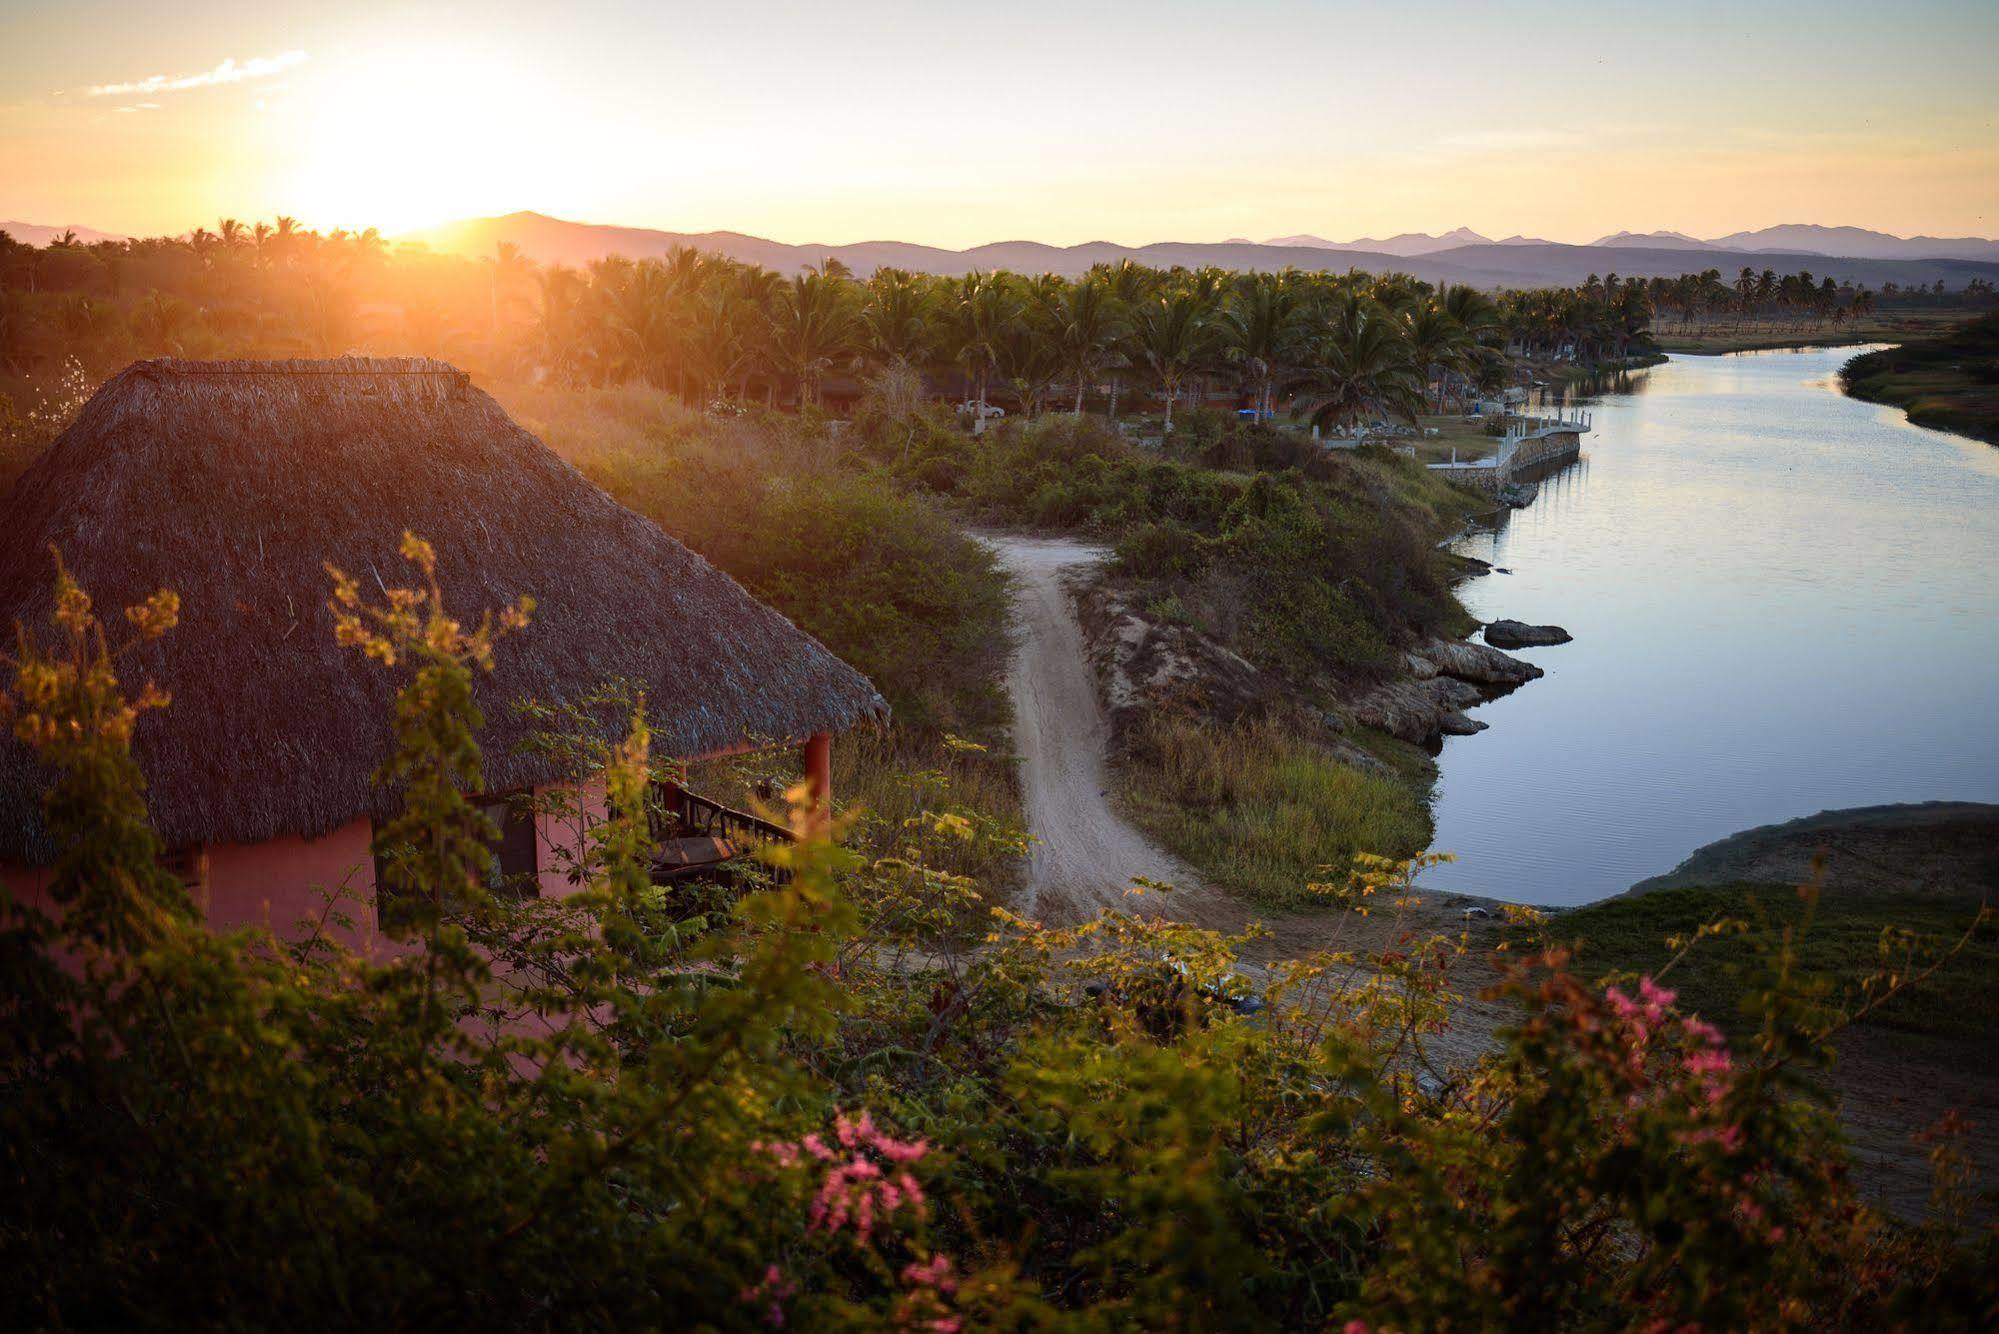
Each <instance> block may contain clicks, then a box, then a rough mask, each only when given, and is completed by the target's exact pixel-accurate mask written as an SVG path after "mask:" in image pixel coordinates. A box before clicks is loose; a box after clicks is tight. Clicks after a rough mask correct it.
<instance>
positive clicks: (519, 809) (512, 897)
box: [375, 791, 541, 934]
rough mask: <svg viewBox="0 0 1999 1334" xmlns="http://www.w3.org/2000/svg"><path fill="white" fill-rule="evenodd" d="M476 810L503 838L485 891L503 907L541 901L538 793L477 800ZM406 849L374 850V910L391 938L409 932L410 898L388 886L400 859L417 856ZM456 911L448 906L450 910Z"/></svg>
mask: <svg viewBox="0 0 1999 1334" xmlns="http://www.w3.org/2000/svg"><path fill="white" fill-rule="evenodd" d="M473 804H474V805H476V806H478V807H479V809H480V810H481V811H483V812H484V813H485V815H486V818H487V819H489V820H491V821H492V822H493V826H494V828H495V829H497V830H498V831H499V837H498V838H496V839H494V840H493V842H492V843H491V844H490V846H491V848H492V849H493V860H492V863H491V865H490V866H488V867H487V870H486V888H487V889H488V890H490V891H491V892H492V895H493V897H494V898H496V899H499V900H501V901H502V902H509V903H512V902H520V901H522V900H525V899H532V898H537V897H539V896H540V894H541V882H540V880H539V879H538V878H537V876H536V871H537V870H538V868H537V866H536V865H535V831H534V793H533V792H530V791H520V792H507V793H501V794H498V795H495V796H487V797H475V798H473ZM413 852H414V850H413V849H411V848H408V847H407V846H405V847H402V848H383V847H381V846H379V845H378V846H377V847H376V848H375V905H376V917H377V919H378V920H379V921H380V923H381V925H382V928H383V929H384V930H386V931H390V932H392V933H398V934H399V933H401V932H403V931H406V930H408V929H409V927H410V920H409V914H408V913H407V912H405V911H403V907H404V903H405V901H406V900H407V899H408V897H409V896H408V894H407V893H406V892H405V891H403V890H400V889H398V888H396V887H395V886H394V885H392V884H390V882H389V875H388V871H389V867H390V865H391V864H392V863H394V862H395V861H396V860H397V858H398V856H399V855H403V856H407V855H411V854H413ZM453 906H462V905H450V904H447V905H446V907H447V910H448V909H449V908H451V907H453Z"/></svg>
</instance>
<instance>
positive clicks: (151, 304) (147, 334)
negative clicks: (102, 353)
mask: <svg viewBox="0 0 1999 1334" xmlns="http://www.w3.org/2000/svg"><path fill="white" fill-rule="evenodd" d="M194 317H195V312H194V311H193V310H192V309H191V308H190V307H189V306H188V305H187V303H186V302H184V301H181V300H179V299H178V298H176V297H172V296H169V295H167V294H166V293H165V292H159V291H155V292H153V293H151V294H150V295H149V296H147V298H146V299H145V300H144V301H142V302H140V303H139V309H138V310H137V311H136V312H135V313H134V314H133V316H132V327H133V331H134V332H135V333H137V334H138V336H139V341H140V342H141V344H143V345H144V346H145V347H146V348H147V349H148V350H150V351H154V352H163V353H165V354H167V355H168V356H175V357H177V356H179V355H180V354H181V353H182V352H183V351H185V347H184V343H183V339H184V336H185V334H186V332H187V330H188V327H189V326H190V325H192V324H193V323H194Z"/></svg>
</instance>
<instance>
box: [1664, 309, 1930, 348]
mask: <svg viewBox="0 0 1999 1334" xmlns="http://www.w3.org/2000/svg"><path fill="white" fill-rule="evenodd" d="M1964 317H1965V313H1964V312H1963V311H1962V310H1910V311H1888V312H1885V313H1883V312H1876V313H1874V314H1871V315H1865V316H1862V317H1861V318H1860V319H1859V320H1858V321H1855V322H1852V323H1848V324H1843V325H1840V326H1838V327H1834V326H1833V325H1830V324H1803V323H1801V322H1800V321H1797V320H1731V321H1726V322H1723V321H1710V322H1708V323H1707V324H1700V325H1694V326H1691V327H1688V326H1685V325H1681V324H1679V323H1677V322H1675V321H1672V320H1667V321H1665V322H1663V323H1661V324H1659V325H1656V326H1655V327H1654V328H1653V330H1652V340H1653V341H1654V342H1655V343H1657V344H1658V345H1659V349H1660V350H1661V351H1663V352H1680V353H1691V354H1694V355H1703V356H1705V355H1716V354H1720V353H1723V352H1760V351H1768V350H1774V349H1777V348H1787V347H1850V346H1858V345H1860V344H1863V343H1900V342H1905V341H1907V340H1909V339H1912V338H1927V337H1931V336H1933V335H1935V334H1937V333H1940V332H1942V331H1943V330H1945V329H1947V328H1949V327H1951V326H1952V325H1953V324H1957V323H1960V322H1962V321H1963V319H1964Z"/></svg>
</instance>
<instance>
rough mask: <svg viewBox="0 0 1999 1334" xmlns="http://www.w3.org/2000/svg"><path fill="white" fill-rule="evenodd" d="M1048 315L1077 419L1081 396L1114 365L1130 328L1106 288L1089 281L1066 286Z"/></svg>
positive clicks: (1081, 405)
mask: <svg viewBox="0 0 1999 1334" xmlns="http://www.w3.org/2000/svg"><path fill="white" fill-rule="evenodd" d="M1050 314H1051V315H1052V316H1053V317H1054V325H1055V337H1056V340H1057V342H1058V344H1059V346H1060V349H1061V362H1062V369H1063V371H1064V372H1065V373H1067V374H1070V375H1073V376H1075V377H1076V414H1077V415H1078V416H1081V415H1082V412H1083V395H1084V394H1085V393H1086V392H1088V390H1089V387H1090V385H1091V383H1093V382H1094V381H1095V380H1096V378H1097V377H1098V376H1099V375H1101V374H1102V373H1103V372H1104V371H1105V370H1106V369H1107V368H1109V367H1110V366H1111V365H1113V364H1114V363H1115V360H1116V358H1117V346H1118V344H1119V342H1120V341H1122V339H1123V338H1124V336H1125V334H1126V333H1127V332H1128V331H1129V329H1130V325H1129V324H1128V323H1127V322H1126V320H1125V316H1124V311H1123V310H1122V309H1121V308H1120V306H1119V303H1118V300H1117V298H1116V297H1115V296H1113V295H1112V294H1111V290H1110V287H1109V286H1108V285H1107V284H1105V283H1102V282H1099V281H1096V280H1095V279H1092V278H1089V277H1085V278H1083V279H1082V280H1081V281H1080V282H1074V283H1070V284H1068V285H1067V287H1066V288H1065V289H1064V290H1063V292H1062V294H1061V296H1060V297H1059V298H1058V299H1057V301H1056V303H1055V306H1054V308H1053V310H1051V311H1050Z"/></svg>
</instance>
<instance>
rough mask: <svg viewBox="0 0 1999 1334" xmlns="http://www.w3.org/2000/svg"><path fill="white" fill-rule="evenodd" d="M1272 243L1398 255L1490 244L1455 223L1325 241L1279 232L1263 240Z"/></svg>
mask: <svg viewBox="0 0 1999 1334" xmlns="http://www.w3.org/2000/svg"><path fill="white" fill-rule="evenodd" d="M1264 244H1265V245H1274V246H1307V247H1310V248H1312V249H1315V250H1362V251H1366V252H1367V253H1368V254H1371V255H1400V256H1402V257H1404V258H1410V257H1413V256H1416V255H1434V254H1436V253H1437V252H1438V251H1439V250H1452V249H1455V248H1457V247H1458V246H1464V245H1491V244H1492V240H1491V238H1489V237H1484V236H1480V235H1479V234H1478V233H1477V232H1475V231H1473V230H1472V229H1471V228H1469V227H1459V228H1456V229H1454V230H1452V231H1448V232H1445V233H1443V234H1442V235H1441V236H1432V235H1430V234H1429V233H1428V232H1403V233H1401V234H1400V235H1397V236H1390V237H1387V238H1385V239H1383V240H1379V241H1377V240H1375V239H1374V238H1373V237H1371V236H1363V237H1362V238H1361V239H1360V240H1358V241H1328V240H1326V239H1325V238H1324V237H1323V236H1310V235H1307V236H1279V237H1275V238H1273V239H1271V240H1269V241H1265V242H1264Z"/></svg>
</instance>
